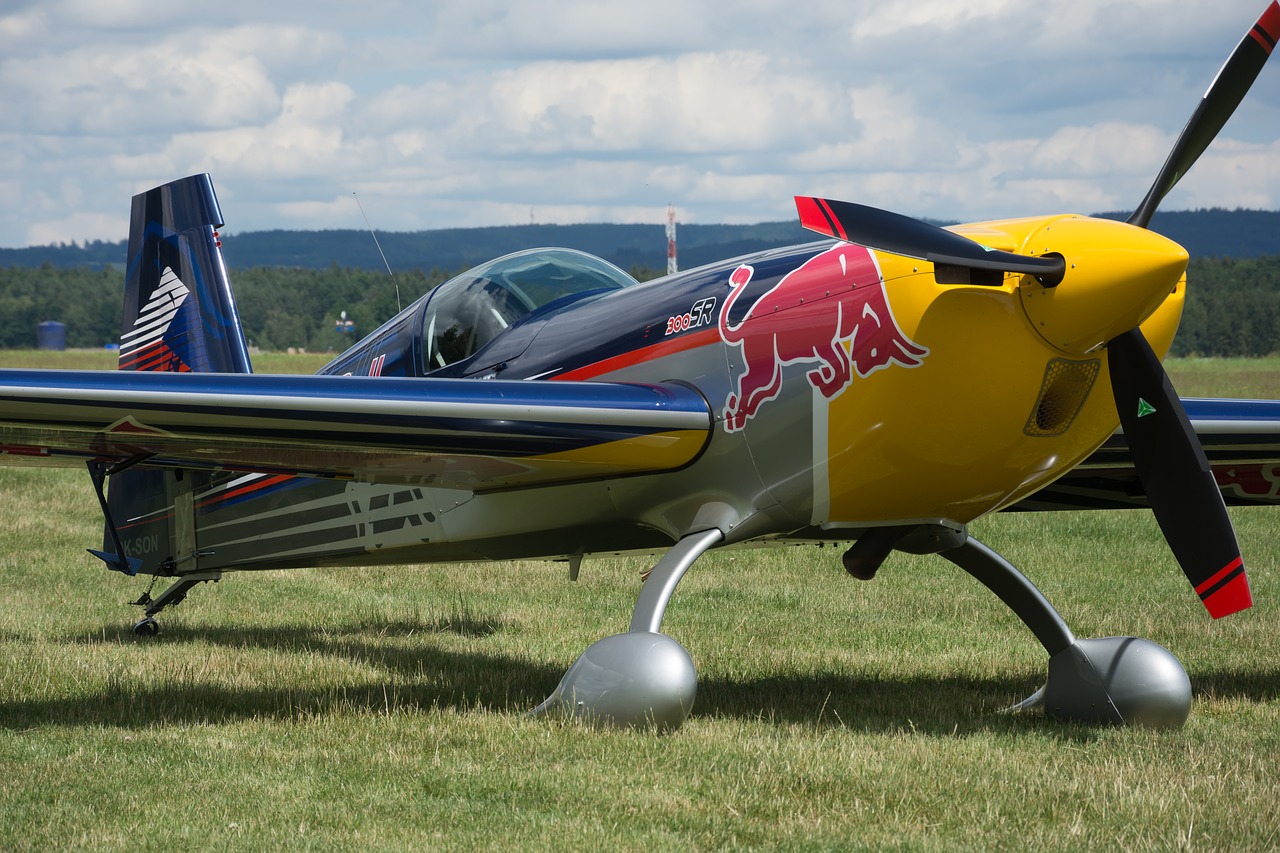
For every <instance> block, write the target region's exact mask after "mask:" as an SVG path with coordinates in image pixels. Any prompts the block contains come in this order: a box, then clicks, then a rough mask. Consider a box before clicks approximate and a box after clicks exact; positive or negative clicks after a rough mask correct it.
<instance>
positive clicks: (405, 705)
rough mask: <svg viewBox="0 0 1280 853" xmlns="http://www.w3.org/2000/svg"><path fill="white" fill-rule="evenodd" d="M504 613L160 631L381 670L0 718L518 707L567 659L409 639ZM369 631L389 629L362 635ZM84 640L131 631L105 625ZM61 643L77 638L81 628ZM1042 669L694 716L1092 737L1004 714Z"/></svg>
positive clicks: (64, 720) (704, 692)
mask: <svg viewBox="0 0 1280 853" xmlns="http://www.w3.org/2000/svg"><path fill="white" fill-rule="evenodd" d="M502 628H503V622H502V621H501V620H497V619H489V618H485V617H484V616H476V617H472V618H471V620H470V621H468V620H467V619H456V618H455V619H447V620H440V621H437V622H432V621H427V622H423V621H417V620H371V621H370V620H362V621H360V622H358V623H356V624H353V625H348V626H345V627H333V628H317V627H310V626H308V627H280V628H254V629H247V630H246V629H235V628H216V627H215V628H198V629H197V628H185V627H182V626H176V625H175V626H173V627H172V628H171V629H170V630H169V631H167V632H166V634H165V639H164V640H162V641H161V642H166V643H170V644H174V645H184V644H192V643H204V644H209V645H212V646H215V647H219V648H222V649H229V650H236V649H240V650H270V651H275V652H279V653H281V654H285V655H292V654H299V655H303V654H305V655H323V656H326V657H331V658H335V659H340V660H346V661H348V662H350V663H351V664H353V665H357V666H368V667H374V668H377V669H380V670H383V671H385V672H387V673H388V676H387V677H386V678H378V677H377V676H370V677H367V678H365V679H364V680H363V681H361V682H359V683H356V684H350V685H346V686H341V685H338V686H332V687H324V688H311V687H306V686H296V687H295V686H291V685H289V684H281V683H278V682H277V683H274V684H271V685H267V684H263V685H262V686H259V687H243V688H242V687H227V686H223V685H217V684H210V683H202V682H200V681H196V682H194V683H193V682H188V681H177V680H175V681H174V682H173V683H172V684H168V685H163V686H158V687H149V688H145V689H135V688H130V687H129V686H128V685H121V686H119V687H116V688H109V689H108V690H106V691H103V692H98V693H95V694H92V695H88V696H74V697H67V698H63V699H51V700H30V701H18V702H10V703H7V704H4V705H0V727H3V728H8V729H17V730H22V729H28V728H31V727H33V726H48V725H54V726H81V725H105V726H120V727H125V728H142V727H147V726H152V725H164V724H174V723H206V724H208V723H213V724H217V723H226V722H232V721H235V720H241V719H250V718H265V719H292V718H299V717H307V716H312V715H317V716H318V715H325V714H332V713H335V712H336V713H341V712H343V711H354V712H356V713H373V714H377V713H384V712H385V711H386V710H387V709H388V708H390V709H391V710H392V711H409V712H413V711H424V710H429V709H433V708H439V709H452V710H457V711H464V712H465V711H473V710H487V711H491V712H495V713H500V714H521V713H523V712H525V711H527V710H528V709H531V708H533V707H534V706H535V705H536V704H537V703H538V702H539V701H540V700H541V697H543V696H545V695H546V692H547V690H548V688H549V687H550V686H551V685H554V684H555V682H556V681H557V680H558V678H559V676H560V673H561V672H562V671H563V669H562V666H563V664H562V663H561V662H558V661H547V662H540V661H535V660H531V659H524V658H517V657H512V656H510V655H504V654H488V653H485V652H483V651H466V652H458V651H449V650H443V649H439V648H432V647H430V646H429V645H428V646H423V645H420V644H418V643H412V644H409V643H405V642H403V641H402V640H401V639H398V638H406V637H408V636H410V635H413V634H418V635H421V634H422V633H424V632H431V633H445V632H450V633H457V634H460V635H463V636H469V637H475V638H483V637H486V636H489V635H491V634H493V633H496V632H497V631H500V630H502ZM371 632H376V633H377V634H378V635H381V636H383V637H390V639H388V640H384V641H382V642H377V641H374V640H373V639H371V638H370V633H371ZM93 637H94V639H92V640H89V642H94V643H98V642H103V641H104V640H103V639H98V638H105V642H108V643H112V642H128V641H129V638H128V635H127V633H125V632H123V631H121V632H115V633H113V631H112V630H111V629H108V630H107V631H106V632H105V633H103V632H101V631H100V632H97V633H96V634H94V635H93ZM63 642H66V643H69V644H71V643H74V644H83V643H85V642H86V639H85V636H84V635H83V634H81V635H77V636H76V637H74V638H71V637H68V638H66V639H65V640H63ZM1036 678H1037V676H1029V677H1027V678H974V677H965V676H925V677H915V678H910V677H908V678H894V679H890V678H884V679H881V678H869V677H864V676H857V675H854V676H850V675H847V674H840V673H816V674H804V675H794V676H789V675H769V676H764V677H758V678H752V679H747V680H727V679H724V678H717V677H715V676H711V677H708V678H704V679H703V680H702V681H701V682H700V687H699V692H698V697H697V702H696V704H695V706H694V709H693V716H696V717H702V718H713V719H714V718H736V719H751V720H764V721H768V722H771V723H776V724H778V725H795V724H806V725H810V726H814V727H818V728H848V729H853V730H856V731H864V732H882V733H894V732H900V731H906V730H909V731H913V732H918V733H922V734H929V735H951V736H954V735H967V734H978V733H989V732H1008V733H1017V732H1020V731H1026V732H1030V731H1033V730H1034V731H1036V732H1038V733H1040V734H1046V733H1047V734H1050V735H1053V736H1057V737H1060V738H1063V739H1068V740H1073V741H1081V740H1091V739H1093V738H1094V737H1096V735H1097V731H1098V728H1097V727H1096V726H1092V725H1088V724H1080V723H1061V722H1055V721H1052V720H1048V719H1046V718H1045V717H1044V716H1043V715H1042V714H1039V713H1030V714H1005V713H1001V709H1003V708H1005V707H1008V706H1009V705H1011V704H1013V703H1014V702H1016V701H1018V700H1019V699H1021V698H1022V697H1023V696H1025V695H1026V694H1028V693H1030V692H1031V690H1033V689H1034V688H1035V687H1036V686H1038V684H1036V683H1035V680H1036ZM1193 690H1194V693H1195V695H1196V696H1197V697H1200V698H1205V697H1213V698H1217V699H1222V698H1227V697H1236V698H1242V699H1246V700H1248V701H1252V702H1271V701H1275V700H1277V699H1280V669H1277V668H1273V669H1270V670H1267V671H1253V670H1250V671H1246V670H1241V669H1222V670H1213V671H1209V672H1204V673H1200V674H1197V675H1196V676H1195V677H1194V678H1193Z"/></svg>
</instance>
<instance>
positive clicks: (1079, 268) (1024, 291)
mask: <svg viewBox="0 0 1280 853" xmlns="http://www.w3.org/2000/svg"><path fill="white" fill-rule="evenodd" d="M1023 251H1024V252H1026V253H1029V254H1036V255H1043V254H1048V253H1057V254H1059V255H1062V257H1063V258H1065V259H1066V266H1067V269H1066V274H1065V276H1063V279H1062V282H1061V283H1060V284H1058V285H1057V286H1056V287H1045V286H1043V285H1041V284H1040V283H1039V282H1038V281H1036V280H1035V279H1034V278H1032V277H1030V276H1027V277H1026V278H1024V279H1023V281H1022V284H1021V285H1020V287H1019V296H1020V298H1021V302H1022V308H1023V310H1024V311H1025V312H1026V315H1027V319H1028V320H1029V321H1030V322H1031V325H1032V326H1033V327H1035V329H1036V331H1037V332H1039V333H1040V335H1041V336H1042V337H1043V338H1044V339H1045V341H1046V342H1048V343H1049V345H1050V346H1053V347H1056V348H1057V349H1060V350H1062V351H1063V352H1065V353H1069V354H1071V355H1084V354H1085V353H1088V352H1092V351H1093V350H1095V349H1097V348H1098V347H1100V346H1102V345H1103V344H1105V343H1106V342H1107V341H1109V340H1111V339H1112V338H1114V337H1116V336H1117V335H1119V334H1120V333H1122V332H1126V331H1128V330H1129V329H1132V328H1134V327H1136V326H1137V325H1138V324H1139V323H1141V322H1142V321H1143V320H1145V319H1146V318H1147V317H1149V316H1150V315H1151V313H1152V312H1153V311H1155V310H1156V308H1158V307H1159V306H1160V304H1161V303H1162V302H1164V300H1165V299H1166V298H1167V297H1168V295H1169V294H1170V293H1171V292H1172V291H1173V289H1174V287H1175V286H1177V284H1178V281H1179V280H1180V279H1181V278H1182V275H1183V273H1184V272H1186V269H1187V250H1186V249H1184V248H1182V247H1181V246H1179V245H1178V244H1177V243H1175V242H1173V241H1172V240H1169V239H1168V238H1166V237H1162V236H1160V235H1159V234H1156V233H1155V232H1154V231H1148V230H1147V229H1145V228H1137V227H1135V226H1133V225H1127V224H1125V223H1123V222H1113V221H1111V220H1109V219H1091V218H1088V217H1084V216H1069V217H1063V218H1061V219H1054V220H1051V221H1049V222H1048V223H1046V224H1045V225H1044V226H1043V227H1042V228H1040V229H1038V230H1037V231H1036V232H1034V233H1033V234H1032V235H1031V236H1030V237H1029V238H1028V240H1027V243H1026V245H1025V247H1024V249H1023Z"/></svg>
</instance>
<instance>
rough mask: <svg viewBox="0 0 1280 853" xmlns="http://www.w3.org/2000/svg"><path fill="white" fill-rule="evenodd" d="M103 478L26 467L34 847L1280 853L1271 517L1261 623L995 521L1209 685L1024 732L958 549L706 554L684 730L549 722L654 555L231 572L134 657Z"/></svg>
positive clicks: (5, 782)
mask: <svg viewBox="0 0 1280 853" xmlns="http://www.w3.org/2000/svg"><path fill="white" fill-rule="evenodd" d="M295 358H301V357H295ZM1234 364H1235V363H1234V362H1229V363H1227V364H1225V365H1221V367H1223V368H1224V369H1227V370H1233V369H1235V368H1234V367H1232V365H1234ZM1258 364H1259V363H1244V364H1243V366H1242V367H1241V368H1240V369H1242V370H1247V369H1248V368H1249V367H1250V365H1252V366H1255V367H1256V366H1257V365H1258ZM1180 367H1181V365H1175V366H1174V369H1175V370H1176V369H1177V368H1180ZM1192 370H1194V371H1204V376H1205V377H1206V382H1210V383H1218V384H1223V383H1225V382H1226V381H1227V380H1223V379H1221V378H1215V376H1214V375H1213V370H1212V365H1210V366H1209V367H1201V363H1200V362H1195V363H1194V366H1193V367H1192ZM1270 370H1271V373H1270V374H1269V378H1268V375H1264V376H1263V377H1262V378H1261V379H1259V380H1258V381H1259V384H1258V385H1257V387H1259V388H1264V389H1265V388H1267V387H1275V384H1276V381H1277V374H1280V370H1276V366H1275V365H1273V366H1272V367H1271V368H1270ZM1261 372H1262V373H1263V374H1267V370H1263V371H1261ZM1232 381H1234V380H1232ZM1268 383H1270V384H1268ZM1224 393H1236V392H1233V391H1225V392H1224ZM1247 393H1252V392H1247ZM1276 396H1280V394H1277V395H1276ZM87 479H88V478H87V477H86V476H84V475H82V474H79V473H77V472H74V471H62V470H54V471H41V470H30V469H22V468H0V600H2V601H3V602H4V603H5V605H6V606H5V607H4V608H3V609H2V610H0V846H3V847H4V848H5V849H17V850H23V849H30V850H46V849H131V850H134V849H142V850H151V849H155V850H161V849H163V850H173V849H217V850H261V849H290V850H311V849H315V850H334V849H337V850H361V851H367V850H383V849H431V850H437V849H439V850H472V849H506V850H510V849H623V850H676V849H679V850H688V849H723V848H728V849H735V848H736V849H797V850H801V849H815V850H817V849H840V850H843V849H868V850H870V849H877V850H878V849H912V850H917V849H925V850H930V849H964V850H976V849H1010V848H1017V849H1027V848H1029V849H1044V848H1051V849H1077V850H1095V849H1100V848H1111V849H1128V850H1169V849H1210V850H1212V849H1231V850H1239V849H1246V850H1247V849H1256V850H1264V849H1271V848H1274V847H1276V846H1277V845H1278V844H1280V814H1278V813H1277V811H1276V808H1275V805H1276V803H1277V802H1280V631H1277V625H1278V624H1280V619H1278V615H1280V614H1278V612H1277V611H1278V609H1280V608H1278V606H1277V602H1278V601H1280V537H1278V536H1277V530H1280V523H1278V522H1280V518H1278V516H1277V514H1276V512H1275V510H1273V509H1249V510H1242V511H1233V517H1234V519H1235V521H1236V523H1237V526H1238V531H1239V535H1240V539H1241V541H1242V544H1243V546H1244V549H1245V554H1246V559H1247V560H1248V561H1249V564H1250V575H1251V578H1252V581H1253V588H1254V595H1255V599H1256V601H1257V604H1256V605H1255V606H1254V608H1253V609H1252V610H1250V611H1246V612H1245V613H1242V614H1239V615H1237V616H1234V617H1231V618H1229V619H1226V620H1222V621H1221V622H1213V621H1212V620H1210V619H1209V618H1208V616H1207V615H1206V614H1205V613H1204V611H1203V608H1202V607H1201V605H1200V604H1199V603H1198V601H1197V600H1196V599H1195V597H1194V595H1192V594H1191V593H1190V591H1189V590H1188V589H1187V587H1186V582H1185V580H1184V579H1183V578H1182V576H1181V573H1180V572H1179V571H1178V569H1177V568H1176V566H1175V565H1174V563H1173V561H1172V559H1171V558H1170V556H1169V555H1168V552H1167V550H1166V548H1165V547H1164V545H1163V543H1162V541H1161V540H1160V536H1159V532H1158V530H1157V529H1156V527H1155V524H1154V522H1153V521H1152V520H1151V517H1150V515H1149V514H1148V513H1145V512H1126V513H1067V514H1061V515H1053V516H1048V515H1026V514H1023V515H1012V516H1001V517H997V518H992V519H986V520H984V521H982V522H980V523H978V524H976V525H974V526H973V530H974V532H975V533H976V534H977V535H978V536H979V537H980V538H981V539H982V540H983V541H985V542H987V543H988V544H990V545H991V546H992V547H994V548H996V549H997V550H999V551H1001V552H1002V553H1004V554H1005V555H1006V556H1008V557H1009V558H1010V559H1011V560H1012V561H1013V562H1014V563H1015V564H1017V565H1019V566H1020V567H1022V568H1023V569H1024V570H1025V571H1026V573H1027V574H1028V575H1029V576H1030V577H1031V578H1032V579H1033V580H1034V581H1036V583H1038V584H1039V585H1040V586H1041V588H1042V589H1043V590H1044V591H1045V593H1046V594H1047V595H1048V596H1049V597H1050V599H1051V600H1052V601H1053V602H1054V603H1055V604H1056V605H1057V606H1058V607H1059V609H1060V610H1061V611H1062V613H1063V616H1064V617H1065V618H1066V620H1067V621H1068V623H1069V624H1070V625H1071V627H1072V629H1073V630H1074V631H1075V632H1076V633H1077V635H1079V636H1104V635H1110V634H1135V635H1140V636H1146V637H1149V638H1151V639H1153V640H1155V641H1156V642H1159V643H1161V644H1162V645H1165V646H1166V647H1168V648H1170V649H1171V650H1172V651H1174V652H1175V654H1177V655H1178V657H1179V658H1180V659H1181V660H1182V661H1183V663H1184V665H1185V666H1186V667H1187V670H1188V672H1189V673H1190V675H1191V679H1192V684H1193V688H1194V691H1195V698H1194V707H1193V710H1192V716H1191V719H1190V721H1189V722H1188V724H1187V725H1186V726H1185V727H1184V728H1183V729H1181V730H1179V731H1172V732H1170V731H1161V732H1153V731H1147V730H1142V729H1114V728H1099V727H1089V726H1080V725H1064V724H1059V723H1054V722H1051V721H1048V720H1045V719H1044V718H1043V717H1041V716H1039V715H1024V716H1008V715H1005V714H1003V713H1001V712H1000V709H1001V708H1003V707H1005V706H1007V705H1009V704H1011V703H1012V702H1014V701H1016V700H1018V699H1020V698H1022V697H1023V696H1025V695H1027V694H1028V693H1030V692H1031V691H1033V690H1034V689H1035V688H1036V687H1038V686H1039V684H1040V683H1041V682H1042V680H1043V677H1044V671H1045V661H1044V659H1043V658H1044V656H1043V653H1042V652H1041V651H1040V649H1039V647H1038V645H1037V644H1036V643H1035V641H1034V639H1033V638H1032V637H1031V636H1030V634H1029V633H1028V632H1027V631H1026V630H1025V629H1024V628H1023V627H1022V626H1021V625H1020V624H1019V623H1018V622H1017V620H1016V619H1014V617H1013V616H1012V615H1011V614H1010V613H1009V612H1008V611H1007V610H1006V609H1005V608H1004V607H1003V606H1002V605H1000V603H999V602H998V601H997V600H996V599H995V598H994V597H993V596H991V595H990V594H989V593H987V592H986V591H985V590H984V589H983V588H982V587H981V586H979V585H978V584H977V583H976V582H974V581H973V580H971V579H970V578H969V577H968V576H967V575H965V574H964V573H962V572H960V571H959V570H958V569H956V568H954V567H952V566H951V565H950V564H949V563H947V562H945V561H944V560H942V559H940V558H937V557H932V558H930V557H919V558H911V557H906V556H895V557H894V558H892V559H891V561H890V563H889V564H888V565H886V567H885V568H884V569H883V570H882V572H881V573H880V576H879V577H878V578H877V579H876V580H875V581H873V582H870V583H859V582H856V581H853V580H851V579H850V578H848V576H847V575H845V573H844V572H843V571H842V569H841V568H840V563H839V551H838V550H834V549H830V548H826V549H822V548H816V547H806V548H779V549H768V550H759V551H745V552H744V551H739V552H729V553H712V554H709V555H707V556H706V557H704V558H703V559H701V560H699V562H698V563H697V565H696V566H695V567H694V568H693V570H692V571H691V572H690V573H689V575H688V577H686V578H685V580H684V581H683V582H682V584H681V586H680V589H679V590H678V591H677V593H676V596H675V598H674V600H673V602H672V605H671V608H670V610H669V611H668V614H667V618H666V620H665V622H664V626H663V627H664V630H665V631H666V632H667V633H669V634H670V635H671V636H673V637H675V638H676V639H678V640H679V641H680V642H682V643H684V644H685V646H686V647H687V648H689V649H690V651H691V653H692V654H693V656H694V660H695V662H696V663H697V666H698V670H699V675H700V689H699V695H698V701H697V705H696V708H695V712H694V715H693V717H692V718H691V719H690V720H689V722H688V723H686V725H685V726H684V727H683V728H682V729H681V730H680V731H678V732H676V733H675V734H673V735H669V736H656V735H652V734H647V733H643V732H611V731H594V730H590V729H587V728H584V727H582V726H579V725H576V724H572V723H563V722H554V721H542V720H530V719H528V718H527V717H526V715H525V712H526V711H527V709H529V708H531V707H532V706H533V705H535V704H537V703H538V702H539V701H541V699H542V698H544V697H545V696H546V694H547V693H549V692H550V691H551V690H552V689H553V688H554V687H555V684H556V682H557V681H558V680H559V678H560V676H561V674H562V673H563V671H564V669H565V668H566V667H567V666H568V665H569V663H571V662H572V660H573V659H574V658H575V657H576V656H577V655H578V654H579V653H580V652H581V651H582V650H583V649H584V648H586V646H587V645H589V644H590V643H591V642H593V641H594V640H596V639H598V638H600V637H602V636H604V635H606V634H610V633H614V632H618V631H622V630H625V628H626V626H627V623H628V621H629V618H630V611H631V606H632V603H633V602H634V599H635V595H636V593H637V591H638V589H639V583H640V581H639V572H640V570H641V569H642V568H644V567H645V565H646V564H645V563H644V562H642V561H637V560H588V561H587V562H585V563H584V565H583V567H582V575H581V580H580V581H579V582H578V583H576V584H574V583H571V582H569V580H568V577H567V575H568V572H567V569H566V568H565V566H563V565H562V564H540V563H519V564H477V565H467V566H418V567H385V568H372V569H317V570H304V571H294V572H278V573H263V574H253V575H232V576H229V577H227V578H225V579H224V580H223V581H222V582H221V583H219V584H217V585H205V586H203V587H199V588H197V589H196V590H195V591H194V592H193V593H192V595H191V598H190V599H189V600H188V601H187V602H186V603H184V604H183V605H181V606H180V607H177V608H174V609H172V610H170V611H167V612H166V613H165V614H164V615H163V618H162V621H163V623H164V632H163V633H162V634H161V635H160V636H159V637H157V638H155V639H152V640H138V639H135V638H134V637H133V636H132V634H131V633H130V631H129V626H130V624H131V622H132V620H133V619H134V618H136V617H137V609H136V608H130V607H129V606H128V605H127V604H126V603H125V602H127V601H129V600H132V599H134V598H136V597H137V596H138V594H139V593H140V592H141V591H142V590H143V589H144V588H145V582H144V581H142V580H140V579H129V578H125V577H123V576H120V575H117V574H114V573H111V572H108V571H106V570H105V569H104V568H103V567H102V566H101V564H99V563H98V562H97V561H96V560H94V559H93V558H92V557H90V556H89V555H87V554H85V553H84V550H83V549H84V548H85V547H86V546H93V545H94V544H95V542H96V541H97V540H99V539H100V536H101V523H100V520H99V517H98V512H97V507H96V502H95V500H94V498H93V496H92V491H91V490H90V488H89V484H88V482H87Z"/></svg>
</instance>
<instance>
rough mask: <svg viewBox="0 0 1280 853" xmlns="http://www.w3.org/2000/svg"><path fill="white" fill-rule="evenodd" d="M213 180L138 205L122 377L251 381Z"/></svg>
mask: <svg viewBox="0 0 1280 853" xmlns="http://www.w3.org/2000/svg"><path fill="white" fill-rule="evenodd" d="M221 227H222V212H221V210H219V208H218V198H217V196H216V195H214V192H213V181H212V180H211V179H210V178H209V176H208V175H192V176H191V177H189V178H183V179H182V180H178V181H174V182H173V183H169V184H165V185H164V186H161V187H156V188H155V189H153V190H148V191H147V192H145V193H140V194H138V195H136V196H134V197H133V213H132V217H131V221H130V225H129V266H128V270H127V272H126V273H125V293H124V319H123V322H122V325H121V329H120V369H121V370H159V371H174V372H186V371H196V372H205V373H252V372H253V368H252V367H251V366H250V364H249V351H248V348H247V347H246V346H245V340H244V330H243V329H242V328H241V327H240V317H239V315H238V314H237V312H236V303H235V297H234V296H232V294H231V283H230V281H228V280H227V269H226V266H225V265H224V264H223V262H222V249H221V247H222V243H221V242H220V241H219V240H218V232H217V231H216V230H215V229H217V228H221Z"/></svg>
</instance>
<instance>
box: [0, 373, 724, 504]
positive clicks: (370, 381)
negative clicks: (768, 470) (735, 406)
mask: <svg viewBox="0 0 1280 853" xmlns="http://www.w3.org/2000/svg"><path fill="white" fill-rule="evenodd" d="M711 424H712V417H711V412H710V408H709V407H708V404H707V402H706V400H705V399H704V398H703V397H702V395H700V394H699V393H698V392H697V391H695V390H693V389H692V388H689V387H685V386H682V385H678V384H674V383H673V384H666V385H630V384H618V383H595V382H524V381H499V380H467V379H397V378H382V377H378V378H372V377H348V376H264V375H234V374H194V373H185V374H175V373H147V372H130V371H91V372H83V371H57V370H0V462H2V463H9V464H13V463H17V464H21V463H23V462H28V463H37V464H39V463H44V464H53V465H57V464H62V465H74V464H83V463H84V462H85V461H86V460H93V459H97V460H103V461H107V462H108V463H119V464H126V463H133V464H138V463H141V464H145V465H149V466H159V467H171V468H195V469H227V470H239V471H257V472H267V473H282V474H296V475H303V476H314V477H338V478H354V479H360V480H370V481H386V482H412V483H419V484H429V485H434V486H439V487H443V488H459V489H469V490H474V491H484V490H489V489H498V488H512V487H519V486H529V485H536V484H543V483H550V482H563V481H571V480H581V479H594V478H601V477H616V476H623V475H627V474H639V473H648V472H656V471H667V470H672V469H675V468H679V467H682V466H684V465H687V464H689V463H690V462H692V461H693V460H694V459H696V458H697V456H698V455H699V454H700V453H701V452H702V450H703V448H704V447H705V445H706V443H707V441H708V440H709V437H710V433H711Z"/></svg>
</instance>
